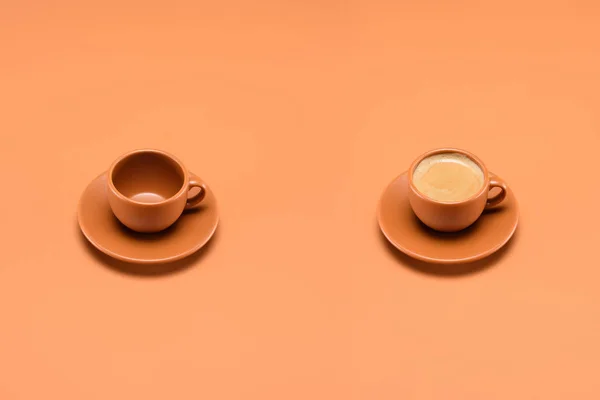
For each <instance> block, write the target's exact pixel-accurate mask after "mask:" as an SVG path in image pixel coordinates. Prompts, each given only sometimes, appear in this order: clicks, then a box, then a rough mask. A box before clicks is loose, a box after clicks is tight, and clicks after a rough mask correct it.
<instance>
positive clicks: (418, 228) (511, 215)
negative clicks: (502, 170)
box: [377, 172, 519, 264]
mask: <svg viewBox="0 0 600 400" xmlns="http://www.w3.org/2000/svg"><path fill="white" fill-rule="evenodd" d="M491 175H492V177H493V178H495V176H493V174H491ZM409 193H410V189H409V179H408V173H407V172H405V173H403V174H401V175H400V176H399V177H397V178H396V179H395V180H394V181H393V182H392V183H391V184H390V185H389V186H388V187H387V188H386V190H385V191H384V193H383V195H382V197H381V200H380V203H379V207H378V209H377V220H378V222H379V226H380V228H381V231H382V232H383V234H384V235H385V237H386V238H387V239H388V240H389V241H390V242H391V243H392V244H393V245H394V246H395V247H396V248H397V249H398V250H400V251H402V252H403V253H405V254H407V255H409V256H411V257H414V258H416V259H419V260H422V261H427V262H431V263H439V264H458V263H465V262H470V261H476V260H479V259H482V258H484V257H487V256H489V255H490V254H492V253H494V252H495V251H497V250H499V249H500V248H501V247H502V246H504V245H505V244H506V243H507V242H508V240H510V238H511V237H512V235H513V234H514V232H515V230H516V228H517V223H518V220H519V210H518V206H517V201H516V199H515V196H514V194H513V193H512V191H511V190H510V189H508V190H507V196H506V198H505V201H504V202H502V203H501V204H500V205H498V206H496V207H494V208H491V209H489V210H486V211H485V212H484V213H483V215H481V217H480V218H479V219H478V220H477V221H476V222H475V223H474V224H473V225H471V226H470V227H468V228H466V229H464V230H462V231H459V232H455V233H444V232H438V231H435V230H433V229H431V228H429V227H427V226H426V225H425V224H423V223H422V222H421V221H419V219H418V218H417V216H416V215H415V214H414V212H413V211H412V209H411V207H410V204H409Z"/></svg>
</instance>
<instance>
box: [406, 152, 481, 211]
mask: <svg viewBox="0 0 600 400" xmlns="http://www.w3.org/2000/svg"><path fill="white" fill-rule="evenodd" d="M412 178H413V183H414V185H415V187H416V188H417V190H418V191H419V192H420V193H422V194H423V195H425V196H427V197H429V198H430V199H432V200H435V201H441V202H459V201H463V200H467V199H468V198H470V197H472V196H474V195H475V194H476V193H478V192H479V191H480V190H481V188H482V187H483V184H484V182H485V177H484V174H483V171H482V169H481V168H480V167H479V165H477V163H476V162H475V161H473V160H471V159H470V158H469V157H467V156H465V155H463V154H460V153H441V154H434V155H432V156H429V157H427V158H425V159H424V160H422V161H421V162H420V163H419V164H418V165H417V166H416V168H415V170H414V172H413V177H412Z"/></svg>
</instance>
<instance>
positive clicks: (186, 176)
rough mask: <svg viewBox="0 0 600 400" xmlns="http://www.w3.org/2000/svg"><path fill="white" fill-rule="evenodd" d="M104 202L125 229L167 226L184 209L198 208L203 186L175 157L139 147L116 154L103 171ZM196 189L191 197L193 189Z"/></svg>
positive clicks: (150, 229) (151, 229) (152, 229)
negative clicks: (105, 187) (114, 158)
mask: <svg viewBox="0 0 600 400" xmlns="http://www.w3.org/2000/svg"><path fill="white" fill-rule="evenodd" d="M106 176H107V179H106V186H107V189H108V190H107V196H108V203H109V205H110V207H111V209H112V211H113V213H114V214H115V216H116V217H117V218H118V219H119V221H121V222H122V223H123V224H124V225H125V226H127V227H128V228H130V229H132V230H134V231H136V232H143V233H153V232H160V231H162V230H163V229H166V228H168V227H169V226H171V225H172V224H173V223H174V222H175V221H177V218H179V216H180V215H181V213H182V212H183V210H184V209H186V210H191V209H193V208H195V207H198V206H199V205H200V204H201V203H202V200H203V199H204V197H205V195H206V185H205V184H204V183H203V182H202V181H200V180H199V178H197V177H190V173H189V172H188V170H187V168H186V167H185V166H184V165H183V163H182V162H181V161H179V159H177V157H175V156H174V155H172V154H169V153H167V152H166V151H163V150H156V149H140V150H134V151H131V152H128V153H126V154H124V155H122V156H121V157H119V158H118V159H117V160H116V161H115V162H114V163H113V164H112V165H111V167H110V169H109V170H108V172H107V173H106ZM194 188H195V189H197V190H198V192H197V193H195V194H194V195H193V196H189V193H190V191H191V190H193V189H194Z"/></svg>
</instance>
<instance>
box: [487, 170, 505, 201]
mask: <svg viewBox="0 0 600 400" xmlns="http://www.w3.org/2000/svg"><path fill="white" fill-rule="evenodd" d="M495 187H497V188H500V193H498V194H497V195H495V196H494V197H490V198H489V199H488V200H487V203H486V204H485V208H490V207H494V206H497V205H498V204H500V203H502V201H503V200H504V199H505V198H506V192H507V190H508V186H506V183H505V182H504V181H503V180H502V179H500V178H498V177H494V178H491V179H490V190H492V189H493V188H495Z"/></svg>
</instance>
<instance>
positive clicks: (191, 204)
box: [185, 175, 206, 210]
mask: <svg viewBox="0 0 600 400" xmlns="http://www.w3.org/2000/svg"><path fill="white" fill-rule="evenodd" d="M195 187H197V188H198V189H200V191H199V192H198V193H197V194H195V195H194V196H192V197H190V198H189V199H188V200H187V203H186V204H185V209H186V210H191V209H192V208H195V207H197V206H198V205H200V203H201V202H202V200H204V197H206V184H204V182H202V181H201V180H200V179H199V178H198V177H196V176H193V175H192V177H191V178H190V182H189V184H188V191H190V190H192V188H195Z"/></svg>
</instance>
